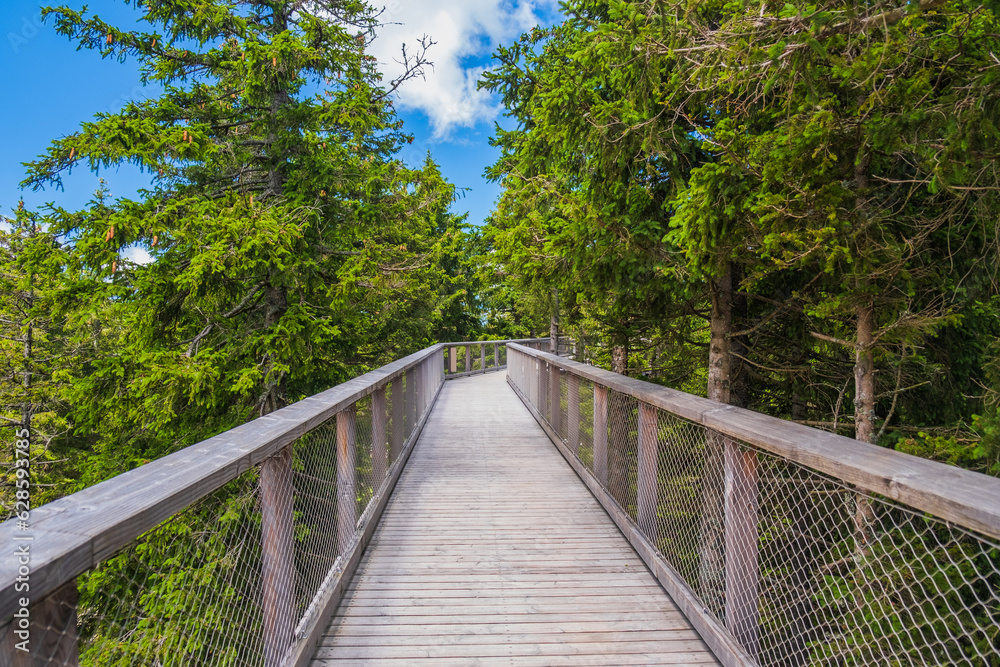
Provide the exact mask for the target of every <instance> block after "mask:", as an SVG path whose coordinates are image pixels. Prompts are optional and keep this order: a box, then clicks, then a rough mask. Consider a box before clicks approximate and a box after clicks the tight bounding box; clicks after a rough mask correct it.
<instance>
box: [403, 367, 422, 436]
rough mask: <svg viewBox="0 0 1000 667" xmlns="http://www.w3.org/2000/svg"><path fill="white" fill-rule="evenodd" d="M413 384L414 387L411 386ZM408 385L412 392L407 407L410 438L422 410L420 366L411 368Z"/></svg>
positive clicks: (408, 434)
mask: <svg viewBox="0 0 1000 667" xmlns="http://www.w3.org/2000/svg"><path fill="white" fill-rule="evenodd" d="M411 385H412V387H411ZM406 387H407V390H409V393H410V402H409V403H408V404H407V407H408V408H409V409H410V412H409V414H407V415H406V416H407V418H408V419H409V425H408V426H407V428H406V437H407V438H409V437H410V434H411V433H413V429H415V428H416V427H417V414H418V413H419V411H420V367H419V366H417V367H416V368H411V369H410V372H409V374H408V376H407V378H406Z"/></svg>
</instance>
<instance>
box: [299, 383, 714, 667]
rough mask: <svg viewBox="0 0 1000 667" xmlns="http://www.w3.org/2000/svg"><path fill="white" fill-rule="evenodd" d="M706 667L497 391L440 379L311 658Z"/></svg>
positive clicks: (499, 387)
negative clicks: (432, 404) (404, 463)
mask: <svg viewBox="0 0 1000 667" xmlns="http://www.w3.org/2000/svg"><path fill="white" fill-rule="evenodd" d="M335 664H336V665H340V664H351V665H375V664H378V665H417V664H434V665H525V666H526V665H546V666H548V665H653V664H673V665H694V664H699V665H700V664H718V663H717V662H716V660H715V658H714V656H713V655H712V653H711V652H710V651H709V649H708V648H707V647H706V646H705V644H704V643H703V642H702V640H701V639H700V637H699V636H698V635H697V633H695V631H694V630H692V629H691V626H690V625H689V624H688V622H687V620H686V619H685V618H684V616H683V615H682V614H681V613H680V611H678V610H677V608H676V607H675V606H674V603H673V601H672V600H671V599H670V598H669V596H667V594H666V593H665V592H664V591H663V589H662V588H660V586H659V584H658V583H657V582H656V580H655V579H654V578H653V576H652V575H651V574H650V573H649V571H648V570H647V569H646V567H645V565H644V564H643V562H642V561H641V560H640V559H639V557H638V556H637V555H636V554H635V552H634V551H633V550H632V547H631V546H630V545H629V544H628V542H627V541H626V540H625V538H624V537H623V536H622V534H621V533H620V532H619V531H618V529H617V527H616V526H615V525H614V524H613V523H612V522H611V519H610V518H609V517H608V516H607V514H606V513H605V512H604V510H603V509H602V508H601V506H600V505H599V504H598V503H597V501H596V500H594V498H593V497H592V496H591V495H590V493H589V492H588V491H587V489H586V487H585V486H584V485H583V483H582V482H581V481H580V480H579V479H578V478H577V477H576V475H575V474H574V473H573V471H572V469H571V468H570V467H569V465H567V464H566V462H565V461H564V460H563V459H562V457H561V456H560V454H559V452H558V451H557V450H556V448H555V447H554V446H553V445H552V443H551V442H549V440H548V438H547V437H546V436H545V434H544V433H543V432H542V430H541V428H539V426H538V425H537V424H536V423H535V421H534V419H533V418H532V417H531V415H530V414H529V413H528V411H527V410H526V409H525V408H524V406H523V405H522V404H521V402H520V400H519V399H518V398H517V397H516V396H515V395H514V392H513V391H512V390H511V389H510V388H509V387H508V386H507V384H506V374H505V373H502V372H500V373H491V374H488V375H481V376H475V377H471V378H464V379H460V380H451V381H449V382H446V383H445V385H444V387H443V388H442V390H441V395H440V397H439V398H438V403H437V405H436V406H435V408H434V411H433V413H432V414H431V415H430V418H429V419H428V422H427V425H426V426H425V428H424V431H423V434H422V435H421V438H420V440H419V441H418V443H417V446H416V449H415V450H414V452H413V454H412V456H411V458H410V461H409V463H408V465H407V467H406V469H405V470H404V471H403V474H402V476H401V477H400V480H399V484H398V486H397V487H396V490H395V493H394V495H393V497H392V498H391V499H390V501H389V504H388V506H387V507H386V510H385V514H384V515H383V517H382V521H381V524H380V526H379V527H378V528H377V529H376V532H375V535H374V538H373V540H372V543H371V545H370V546H369V547H368V550H367V553H366V554H365V556H364V558H363V560H362V561H361V563H360V564H359V566H358V570H357V573H356V574H355V576H354V579H353V581H352V582H351V584H350V587H349V588H348V591H347V593H346V595H345V597H344V599H343V601H342V602H341V605H340V608H339V609H338V610H337V613H336V616H335V617H334V619H333V621H332V623H331V624H330V627H329V628H328V629H327V631H326V633H325V635H324V637H323V641H322V643H321V646H320V648H319V650H318V651H317V653H316V656H315V658H314V660H313V662H312V665H313V666H314V667H317V666H320V665H335Z"/></svg>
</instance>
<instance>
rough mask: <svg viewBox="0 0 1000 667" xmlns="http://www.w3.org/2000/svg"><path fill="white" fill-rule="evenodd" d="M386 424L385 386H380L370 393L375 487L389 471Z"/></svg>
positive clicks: (377, 486)
mask: <svg viewBox="0 0 1000 667" xmlns="http://www.w3.org/2000/svg"><path fill="white" fill-rule="evenodd" d="M386 426H387V419H386V401H385V387H384V386H382V387H379V388H378V389H376V390H375V393H374V394H372V468H373V470H374V472H375V484H374V486H375V488H376V489H378V488H379V486H381V485H382V480H384V479H385V476H386V473H387V472H388V471H389V461H388V454H389V451H388V449H387V446H388V444H389V434H388V433H387V432H386Z"/></svg>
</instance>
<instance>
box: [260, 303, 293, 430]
mask: <svg viewBox="0 0 1000 667" xmlns="http://www.w3.org/2000/svg"><path fill="white" fill-rule="evenodd" d="M264 309H265V310H264V328H266V329H271V328H272V327H274V326H275V325H276V324H277V323H278V321H279V320H280V319H281V317H282V316H283V315H284V314H285V312H286V311H287V310H288V294H287V293H286V291H285V288H284V287H274V286H272V285H270V284H268V285H265V286H264ZM286 381H287V377H286V375H285V372H284V371H275V369H274V360H273V359H272V358H271V356H270V354H268V355H267V359H266V361H265V363H264V392H263V395H262V396H261V399H260V405H259V414H260V416H261V417H263V416H264V415H266V414H270V413H272V412H274V411H275V410H280V409H281V408H283V407H285V406H286V405H288V392H287V387H286V385H287V382H286Z"/></svg>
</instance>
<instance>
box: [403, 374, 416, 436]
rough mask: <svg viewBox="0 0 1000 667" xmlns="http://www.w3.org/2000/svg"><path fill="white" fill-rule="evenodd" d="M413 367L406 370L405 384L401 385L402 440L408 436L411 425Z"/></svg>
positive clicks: (413, 392)
mask: <svg viewBox="0 0 1000 667" xmlns="http://www.w3.org/2000/svg"><path fill="white" fill-rule="evenodd" d="M415 393H416V392H415V391H413V369H412V368H411V369H410V370H408V371H406V384H405V386H404V387H403V413H404V414H403V442H406V439H407V438H408V437H410V428H412V426H413V395H414V394H415Z"/></svg>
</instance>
